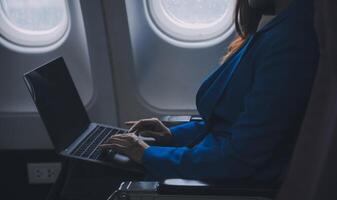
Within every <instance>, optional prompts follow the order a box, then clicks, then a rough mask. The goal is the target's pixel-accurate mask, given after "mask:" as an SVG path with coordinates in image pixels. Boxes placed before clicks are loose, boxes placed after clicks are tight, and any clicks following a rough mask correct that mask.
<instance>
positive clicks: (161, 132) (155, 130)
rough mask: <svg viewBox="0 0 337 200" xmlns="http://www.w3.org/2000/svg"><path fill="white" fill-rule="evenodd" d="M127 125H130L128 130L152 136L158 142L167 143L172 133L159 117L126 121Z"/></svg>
mask: <svg viewBox="0 0 337 200" xmlns="http://www.w3.org/2000/svg"><path fill="white" fill-rule="evenodd" d="M125 124H127V125H132V126H131V128H130V129H129V131H128V132H135V133H136V134H139V135H141V136H145V137H153V138H155V139H156V141H157V142H158V143H159V144H169V143H170V141H171V138H172V134H171V131H170V129H169V128H167V127H166V126H165V125H164V124H163V123H162V122H161V121H160V120H159V119H157V118H151V119H142V120H139V121H130V122H126V123H125Z"/></svg>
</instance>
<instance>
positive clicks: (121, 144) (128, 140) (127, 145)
mask: <svg viewBox="0 0 337 200" xmlns="http://www.w3.org/2000/svg"><path fill="white" fill-rule="evenodd" d="M100 147H101V148H102V149H113V150H116V151H117V152H120V153H122V154H125V155H126V156H128V157H129V158H130V159H131V160H133V161H135V162H137V163H141V162H142V158H143V154H144V151H145V149H147V148H149V145H147V144H146V143H145V142H144V141H143V140H141V139H139V137H138V136H137V135H136V134H135V133H126V134H120V135H113V136H111V137H110V138H109V139H108V140H107V141H105V143H103V144H101V145H100Z"/></svg>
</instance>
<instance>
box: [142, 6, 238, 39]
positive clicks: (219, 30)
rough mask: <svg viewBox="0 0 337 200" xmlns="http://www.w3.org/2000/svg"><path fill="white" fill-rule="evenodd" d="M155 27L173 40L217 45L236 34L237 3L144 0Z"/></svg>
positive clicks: (161, 33) (152, 24)
mask: <svg viewBox="0 0 337 200" xmlns="http://www.w3.org/2000/svg"><path fill="white" fill-rule="evenodd" d="M144 2H145V10H146V13H147V15H148V20H149V22H150V25H151V26H152V28H154V29H155V31H156V32H157V33H159V35H160V36H161V37H164V38H165V39H168V40H169V41H173V40H175V41H176V42H182V43H194V44H196V43H199V44H201V45H202V44H203V45H207V43H208V44H209V45H213V44H215V43H219V42H221V41H223V40H224V39H225V38H227V37H228V36H229V34H231V33H232V31H233V24H234V23H233V15H234V7H235V1H234V0H144Z"/></svg>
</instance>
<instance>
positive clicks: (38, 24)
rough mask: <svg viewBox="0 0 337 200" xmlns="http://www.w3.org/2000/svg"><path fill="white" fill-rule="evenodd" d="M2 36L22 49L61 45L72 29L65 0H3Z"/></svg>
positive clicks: (1, 2)
mask: <svg viewBox="0 0 337 200" xmlns="http://www.w3.org/2000/svg"><path fill="white" fill-rule="evenodd" d="M0 7H1V9H0V33H1V36H2V38H3V39H5V40H7V41H8V42H11V43H12V44H15V45H19V46H23V47H45V46H49V45H52V44H55V43H56V42H58V41H59V40H60V39H61V38H62V37H63V36H64V35H65V34H66V31H67V29H68V27H69V24H70V20H69V12H68V5H67V2H66V0H1V1H0Z"/></svg>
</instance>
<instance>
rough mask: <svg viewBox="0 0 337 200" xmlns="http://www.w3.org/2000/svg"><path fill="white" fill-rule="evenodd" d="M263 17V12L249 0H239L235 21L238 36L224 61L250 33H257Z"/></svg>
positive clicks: (230, 46)
mask: <svg viewBox="0 0 337 200" xmlns="http://www.w3.org/2000/svg"><path fill="white" fill-rule="evenodd" d="M261 17H262V12H260V11H259V10H257V9H254V8H252V7H250V6H249V3H248V0H237V3H236V7H235V12H234V23H235V29H236V31H237V34H238V37H237V38H235V39H234V41H233V42H232V43H231V44H230V45H229V47H228V52H227V54H226V55H225V57H224V59H223V61H224V60H225V59H226V58H227V57H228V56H230V55H232V54H233V53H234V52H235V51H237V50H238V49H239V48H240V47H241V46H242V44H243V43H244V41H245V40H246V39H247V37H248V36H249V35H251V34H254V33H256V30H257V27H258V25H259V22H260V20H261Z"/></svg>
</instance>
